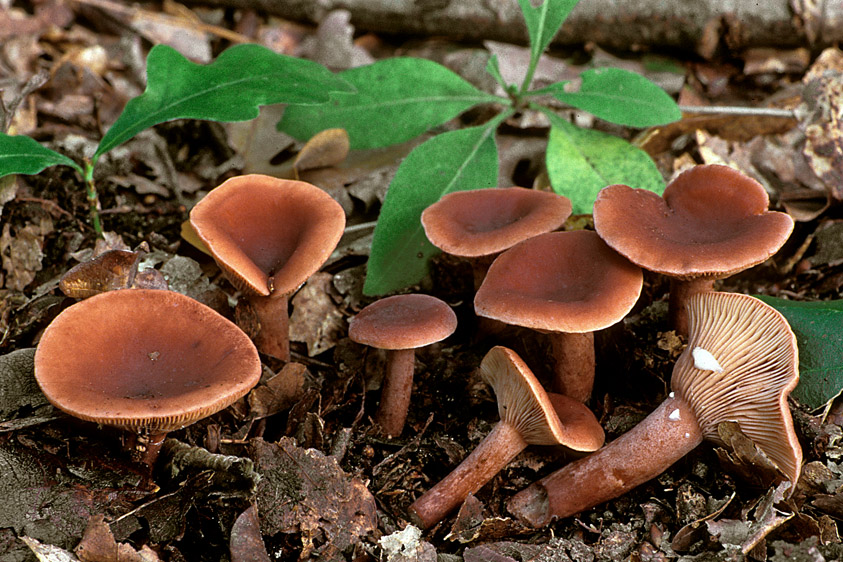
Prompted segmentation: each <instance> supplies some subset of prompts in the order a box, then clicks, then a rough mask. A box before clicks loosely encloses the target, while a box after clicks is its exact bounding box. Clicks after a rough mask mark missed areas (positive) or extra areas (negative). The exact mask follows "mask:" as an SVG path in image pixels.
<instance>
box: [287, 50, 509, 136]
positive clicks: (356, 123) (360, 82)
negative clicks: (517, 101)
mask: <svg viewBox="0 0 843 562" xmlns="http://www.w3.org/2000/svg"><path fill="white" fill-rule="evenodd" d="M339 76H340V77H342V78H343V79H345V80H346V81H347V82H348V83H350V84H352V85H353V86H354V87H355V88H356V89H357V93H355V94H350V95H345V94H340V95H336V96H334V97H333V99H332V100H331V102H330V103H327V104H324V105H319V106H314V107H299V106H291V107H288V108H287V109H286V110H285V111H284V117H283V118H282V119H281V122H280V123H279V124H278V128H279V129H280V130H282V131H284V132H285V133H287V134H289V135H292V136H294V137H295V138H297V139H309V138H310V137H312V136H313V135H315V134H316V133H318V132H319V131H322V130H324V129H331V128H335V127H339V128H342V129H345V130H346V131H348V136H349V138H350V139H351V148H353V149H368V148H380V147H384V146H389V145H393V144H398V143H401V142H404V141H407V140H410V139H412V138H414V137H417V136H418V135H420V134H422V133H424V132H425V131H427V130H429V129H431V128H433V127H435V126H437V125H441V124H442V123H445V122H446V121H448V120H450V119H452V118H454V117H456V116H457V115H459V114H460V113H462V112H463V111H465V110H466V109H468V108H470V107H472V106H475V105H477V104H480V103H490V102H500V101H502V98H499V97H497V96H493V95H491V94H487V93H485V92H482V91H480V90H478V89H477V88H475V87H474V86H472V85H471V84H469V83H468V82H466V81H465V80H463V79H462V78H460V77H459V76H458V75H456V74H454V73H453V72H451V71H450V70H448V69H447V68H445V67H444V66H442V65H440V64H437V63H435V62H433V61H429V60H425V59H418V58H410V57H399V58H392V59H385V60H381V61H378V62H376V63H374V64H370V65H367V66H361V67H357V68H351V69H349V70H346V71H344V72H341V73H340V74H339ZM504 101H507V100H504Z"/></svg>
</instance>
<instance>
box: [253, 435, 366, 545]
mask: <svg viewBox="0 0 843 562" xmlns="http://www.w3.org/2000/svg"><path fill="white" fill-rule="evenodd" d="M248 452H249V456H250V457H251V458H252V459H253V460H254V462H255V467H256V469H257V470H258V472H259V473H260V474H261V476H262V479H261V481H260V483H259V484H258V491H257V496H256V497H257V504H258V509H259V510H260V512H261V513H262V514H263V515H262V517H261V532H262V533H263V534H264V535H269V536H271V535H275V534H277V533H299V534H300V535H301V541H302V554H301V558H300V559H301V560H306V559H308V557H310V556H311V555H313V556H323V557H326V558H331V557H333V556H335V555H336V554H338V553H339V552H342V551H343V550H345V549H346V548H347V547H349V546H351V545H352V544H354V543H355V542H358V541H360V540H361V537H364V536H365V535H367V534H368V533H370V532H371V531H373V530H374V529H375V528H376V527H377V516H376V507H375V498H374V497H373V496H372V494H371V493H370V492H369V490H367V489H366V486H365V484H363V482H361V481H360V480H359V479H358V478H353V477H351V476H350V475H348V474H347V473H345V472H343V471H342V469H340V467H339V465H338V464H337V462H336V459H334V458H332V457H327V456H325V455H324V454H322V453H320V452H319V451H317V450H315V449H302V448H301V447H298V446H297V445H296V444H295V441H294V440H293V439H290V438H287V437H283V438H281V439H280V440H279V441H278V442H277V443H267V442H266V441H263V440H262V439H254V440H252V442H251V443H250V445H249V447H248ZM316 544H318V545H319V546H318V547H317V546H315V545H316Z"/></svg>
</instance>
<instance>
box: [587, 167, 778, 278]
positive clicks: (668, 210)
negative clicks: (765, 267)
mask: <svg viewBox="0 0 843 562" xmlns="http://www.w3.org/2000/svg"><path fill="white" fill-rule="evenodd" d="M768 205H769V199H768V198H767V192H766V191H764V187H763V186H762V185H761V184H760V183H758V182H757V181H755V180H754V179H752V178H750V177H747V176H745V175H743V174H742V173H740V172H739V171H737V170H735V169H733V168H730V167H728V166H720V165H714V164H712V165H707V166H696V167H694V168H691V169H690V170H688V171H686V172H683V173H681V174H680V175H679V176H677V177H676V179H674V180H673V181H672V182H670V184H669V185H668V186H667V188H666V189H665V190H664V196H663V198H662V197H659V196H658V195H656V194H655V193H653V192H651V191H647V190H645V189H632V188H631V187H629V186H626V185H610V186H608V187H605V188H603V189H602V190H601V191H600V194H599V195H598V196H597V200H596V201H595V202H594V228H595V229H596V230H597V232H598V233H599V234H600V236H601V237H602V238H603V240H605V241H606V243H607V244H609V246H611V247H612V248H614V249H615V250H617V251H618V252H620V253H621V254H623V255H624V256H626V257H627V258H629V260H630V261H631V262H633V263H635V264H638V265H640V266H641V267H643V268H645V269H649V270H650V271H655V272H657V273H663V274H666V275H672V276H675V277H679V278H691V277H700V276H710V277H714V278H717V277H727V276H729V275H732V274H733V273H737V272H739V271H743V270H744V269H747V268H749V267H752V266H753V265H757V264H759V263H761V262H763V261H764V260H766V259H767V258H769V257H770V256H772V255H773V254H775V253H776V252H777V251H778V249H779V248H781V247H782V245H783V244H784V243H785V241H786V240H787V238H788V236H790V232H791V231H792V230H793V219H791V218H790V215H787V214H785V213H779V212H776V211H768V210H767V207H768Z"/></svg>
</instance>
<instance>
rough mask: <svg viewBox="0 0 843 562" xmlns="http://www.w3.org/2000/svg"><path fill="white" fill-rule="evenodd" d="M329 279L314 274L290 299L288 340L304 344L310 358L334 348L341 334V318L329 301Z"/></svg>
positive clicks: (331, 276) (343, 323) (327, 274)
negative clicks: (290, 310) (291, 309)
mask: <svg viewBox="0 0 843 562" xmlns="http://www.w3.org/2000/svg"><path fill="white" fill-rule="evenodd" d="M333 277H334V276H333V275H331V274H330V273H326V272H318V273H316V274H314V275H313V276H312V277H311V278H310V279H308V281H307V283H305V285H304V287H302V289H301V290H300V291H299V292H298V293H296V295H295V296H294V297H293V299H292V305H293V313H292V314H291V315H290V340H292V341H300V342H305V343H306V344H307V354H308V355H309V356H310V357H313V356H315V355H319V354H320V353H323V352H325V351H327V350H329V349H331V348H332V347H334V346H335V345H336V344H337V341H338V340H339V338H341V337H342V336H343V333H344V331H345V319H344V318H343V315H342V313H341V312H340V311H339V309H338V308H337V305H336V304H334V301H333V299H331V293H332V292H333V291H334V288H333V285H332V284H331V281H332V280H333Z"/></svg>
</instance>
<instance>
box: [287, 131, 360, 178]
mask: <svg viewBox="0 0 843 562" xmlns="http://www.w3.org/2000/svg"><path fill="white" fill-rule="evenodd" d="M350 146H351V145H350V142H349V140H348V132H347V131H346V130H345V129H325V130H324V131H320V132H318V133H316V134H315V135H313V136H312V137H311V138H310V140H309V141H307V142H306V143H305V145H304V146H303V147H302V149H301V150H300V151H299V153H298V155H297V156H296V159H295V161H294V162H293V169H294V170H295V171H296V173H301V172H303V171H304V170H313V169H316V168H327V167H329V166H336V165H337V164H340V163H342V161H343V160H345V157H346V156H348V151H349V148H350Z"/></svg>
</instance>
